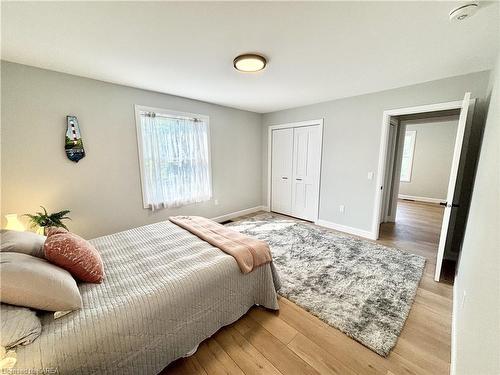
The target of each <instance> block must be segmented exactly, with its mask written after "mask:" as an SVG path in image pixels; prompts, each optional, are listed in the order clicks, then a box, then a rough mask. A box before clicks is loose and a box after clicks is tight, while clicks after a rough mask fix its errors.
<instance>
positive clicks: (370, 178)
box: [368, 172, 373, 180]
mask: <svg viewBox="0 0 500 375" xmlns="http://www.w3.org/2000/svg"><path fill="white" fill-rule="evenodd" d="M368 179H369V180H373V172H368Z"/></svg>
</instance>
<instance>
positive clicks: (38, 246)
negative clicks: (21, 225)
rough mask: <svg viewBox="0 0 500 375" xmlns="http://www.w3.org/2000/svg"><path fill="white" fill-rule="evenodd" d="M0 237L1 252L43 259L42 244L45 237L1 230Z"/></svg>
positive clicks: (30, 233) (31, 233)
mask: <svg viewBox="0 0 500 375" xmlns="http://www.w3.org/2000/svg"><path fill="white" fill-rule="evenodd" d="M0 236H1V239H0V241H1V245H0V247H1V251H2V252H4V251H8V252H11V253H23V254H28V255H32V256H35V257H39V258H44V255H43V244H44V243H45V240H46V239H47V237H45V236H41V235H39V234H36V233H33V232H19V231H16V230H7V229H2V230H1V231H0Z"/></svg>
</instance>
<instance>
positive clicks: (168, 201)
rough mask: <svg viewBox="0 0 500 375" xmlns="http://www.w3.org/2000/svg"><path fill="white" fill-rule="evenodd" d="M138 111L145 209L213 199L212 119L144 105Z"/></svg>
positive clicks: (140, 161)
mask: <svg viewBox="0 0 500 375" xmlns="http://www.w3.org/2000/svg"><path fill="white" fill-rule="evenodd" d="M135 112H136V123H137V142H138V146H139V147H138V148H139V164H140V169H141V181H142V195H143V202H144V208H150V209H152V210H155V209H159V208H164V207H165V208H166V207H179V206H183V205H186V204H190V203H196V202H203V201H207V200H209V199H210V198H211V197H212V180H211V170H210V143H209V140H210V132H209V121H208V120H209V119H208V117H207V116H202V115H195V114H190V113H180V112H174V111H169V110H162V109H157V108H149V107H142V106H136V109H135Z"/></svg>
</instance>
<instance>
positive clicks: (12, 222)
mask: <svg viewBox="0 0 500 375" xmlns="http://www.w3.org/2000/svg"><path fill="white" fill-rule="evenodd" d="M5 218H6V219H7V225H6V226H5V229H9V230H17V231H20V232H22V231H24V230H25V229H26V228H24V225H23V223H21V222H20V221H19V218H18V217H17V214H7V215H5Z"/></svg>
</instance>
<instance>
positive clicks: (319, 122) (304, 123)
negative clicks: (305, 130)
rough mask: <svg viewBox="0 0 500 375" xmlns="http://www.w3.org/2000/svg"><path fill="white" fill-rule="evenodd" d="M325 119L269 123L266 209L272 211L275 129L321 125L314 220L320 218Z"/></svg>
mask: <svg viewBox="0 0 500 375" xmlns="http://www.w3.org/2000/svg"><path fill="white" fill-rule="evenodd" d="M323 121H324V119H322V118H320V119H317V120H306V121H299V122H289V123H285V124H277V125H269V126H268V130H267V207H266V211H271V195H272V194H271V193H272V191H271V190H272V152H273V130H277V129H289V128H301V127H305V126H313V125H319V129H320V134H321V150H320V170H319V181H318V207H316V215H315V219H314V221H315V222H316V221H317V220H318V219H319V203H320V198H321V197H320V194H321V169H322V164H323Z"/></svg>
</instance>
